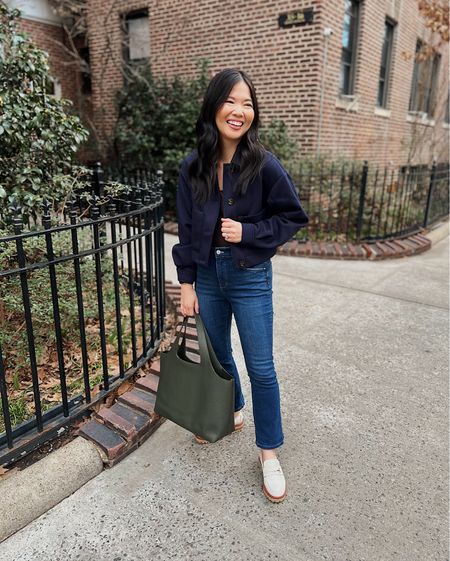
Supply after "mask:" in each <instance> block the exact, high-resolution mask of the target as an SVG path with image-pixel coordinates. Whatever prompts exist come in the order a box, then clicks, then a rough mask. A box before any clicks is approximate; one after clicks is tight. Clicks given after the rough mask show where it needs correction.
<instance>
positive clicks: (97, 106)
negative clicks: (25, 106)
mask: <svg viewBox="0 0 450 561" xmlns="http://www.w3.org/2000/svg"><path fill="white" fill-rule="evenodd" d="M143 7H148V9H149V25H150V42H151V61H152V64H153V68H154V71H155V73H157V74H165V75H167V76H171V75H173V74H175V73H179V74H183V75H193V74H194V73H195V68H196V67H195V60H196V58H198V57H207V58H209V59H210V61H211V70H212V72H216V71H218V70H220V69H222V68H224V67H238V68H239V67H240V68H242V69H244V70H246V71H247V72H248V73H249V74H250V75H251V77H252V78H253V80H254V82H255V85H256V89H257V93H258V98H259V100H260V104H261V113H262V115H261V117H262V121H263V124H264V123H267V122H268V121H269V120H270V118H272V117H279V118H281V119H283V120H284V121H285V122H286V123H287V124H288V126H289V130H290V132H291V134H292V135H293V136H294V137H295V138H296V139H297V140H298V142H299V145H300V150H301V152H302V154H316V152H317V140H318V136H319V111H320V94H321V87H322V79H323V84H324V88H323V91H324V103H323V116H322V123H321V126H320V139H321V142H320V146H321V151H322V153H327V154H329V155H330V157H332V158H336V157H338V156H343V157H346V158H355V159H358V160H360V159H365V158H367V159H369V161H371V162H378V163H380V164H386V163H388V162H392V163H394V164H398V163H404V162H405V161H406V159H407V157H408V153H409V152H412V151H411V144H412V145H414V144H416V145H417V144H421V145H423V146H425V150H423V151H422V153H418V152H417V150H416V151H415V152H414V153H413V154H412V161H415V162H420V161H425V162H428V161H429V159H430V157H431V156H432V155H433V154H434V155H435V156H436V157H437V158H438V159H441V160H443V159H446V155H447V154H448V128H446V127H444V126H443V125H442V115H443V112H444V104H445V102H446V99H447V91H448V76H447V72H446V71H445V69H446V68H448V45H446V48H445V49H444V50H443V53H442V55H443V56H442V61H441V62H442V64H441V70H440V95H439V96H438V99H439V101H440V103H439V107H438V111H437V114H438V118H437V119H436V123H435V125H434V126H430V125H423V124H416V123H411V122H409V121H408V118H407V115H408V102H409V95H410V88H411V79H412V72H413V64H414V61H413V59H412V58H411V59H410V60H405V59H404V58H403V57H402V55H401V53H402V51H408V52H411V53H413V52H414V49H415V44H416V39H417V37H422V38H424V39H425V40H428V39H429V35H430V32H429V31H428V30H427V29H426V28H425V26H424V25H423V22H422V21H420V19H419V15H418V12H417V7H416V2H411V1H410V0H371V1H370V2H369V1H367V0H366V1H364V2H363V3H362V10H361V27H360V29H361V34H360V48H359V57H358V62H357V72H356V93H357V94H359V100H358V103H357V110H356V111H347V110H346V109H344V108H342V107H336V104H337V99H338V83H339V73H340V59H341V35H342V26H343V15H344V2H343V0H326V1H325V0H308V1H306V0H297V1H290V0H277V1H276V0H254V1H252V2H251V3H250V2H248V1H246V0H235V1H234V2H227V1H225V0H200V1H199V0H195V1H194V0H184V1H183V2H178V1H175V0H159V1H158V2H156V0H153V1H150V0H140V1H138V0H127V1H126V0H88V8H89V9H88V13H89V17H88V23H89V45H90V56H91V69H92V78H93V92H92V103H93V108H94V116H95V122H96V126H97V131H98V134H99V139H100V141H101V142H102V143H103V145H104V146H106V145H107V141H108V139H109V138H110V137H111V131H112V129H113V126H114V122H115V118H116V117H115V116H116V109H115V101H114V98H115V91H116V90H117V89H119V88H121V86H122V83H123V78H122V72H121V67H122V50H121V40H122V32H121V28H120V16H121V14H123V13H126V12H128V11H131V10H134V9H140V8H143ZM309 7H313V8H314V11H315V16H314V23H313V24H312V25H305V26H301V27H292V28H288V29H280V28H279V27H278V16H279V14H280V13H283V12H289V11H291V10H299V9H303V8H309ZM386 14H390V15H391V16H392V17H394V18H395V19H396V20H397V21H398V25H397V27H396V32H395V37H394V49H393V66H392V74H391V77H392V81H391V83H390V95H389V100H388V113H386V114H384V115H380V114H378V113H379V112H378V113H376V112H375V106H376V97H377V90H378V73H379V65H380V60H381V49H382V40H383V34H384V20H385V15H386ZM324 27H331V28H332V29H333V34H332V35H331V37H330V39H329V46H328V60H327V64H326V66H325V67H324V64H323V59H324V45H325V40H324V37H323V34H322V31H323V28H324ZM412 140H413V142H412Z"/></svg>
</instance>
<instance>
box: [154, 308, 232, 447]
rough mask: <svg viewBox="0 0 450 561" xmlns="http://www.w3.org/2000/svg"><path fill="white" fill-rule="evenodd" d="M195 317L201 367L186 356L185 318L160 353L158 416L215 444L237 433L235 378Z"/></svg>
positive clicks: (157, 396)
mask: <svg viewBox="0 0 450 561" xmlns="http://www.w3.org/2000/svg"><path fill="white" fill-rule="evenodd" d="M194 317H195V323H196V327H197V335H198V346H199V350H200V363H197V362H194V361H192V360H190V359H189V358H188V357H187V356H186V326H187V321H188V316H186V317H185V318H184V320H183V323H182V325H181V329H180V331H179V332H178V334H177V337H176V339H175V341H174V342H173V343H172V345H171V347H170V349H169V350H167V351H164V352H161V363H160V379H159V384H158V391H157V394H156V402H155V412H156V413H158V415H161V416H162V417H165V418H166V419H170V420H171V421H173V422H174V423H176V424H177V425H179V426H181V427H183V428H185V429H187V430H189V431H191V432H192V433H194V434H197V435H199V436H201V437H202V438H204V439H205V440H208V441H209V442H216V441H217V440H219V439H220V438H223V437H224V436H226V435H227V434H231V433H232V432H233V431H234V391H235V390H234V378H233V376H232V375H231V374H229V373H228V372H227V371H226V370H225V369H224V368H223V367H222V366H221V364H220V362H219V361H218V359H217V357H216V355H215V353H214V350H213V348H212V345H211V342H210V340H209V336H208V333H207V331H206V329H205V326H204V324H203V321H202V319H201V317H200V315H199V314H197V313H195V314H194ZM183 329H184V333H183ZM180 339H181V342H180Z"/></svg>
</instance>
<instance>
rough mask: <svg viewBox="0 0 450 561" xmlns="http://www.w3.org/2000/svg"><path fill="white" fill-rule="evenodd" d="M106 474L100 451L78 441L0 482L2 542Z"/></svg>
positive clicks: (0, 536)
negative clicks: (90, 481) (95, 478)
mask: <svg viewBox="0 0 450 561" xmlns="http://www.w3.org/2000/svg"><path fill="white" fill-rule="evenodd" d="M101 471H103V462H102V459H101V457H100V455H99V453H98V450H97V448H96V447H95V446H94V445H93V444H92V443H91V442H88V441H87V440H85V439H84V438H76V439H75V440H72V441H71V442H69V443H68V444H66V445H65V446H62V447H61V448H58V449H57V450H55V451H54V452H52V453H51V454H49V455H48V456H46V457H45V458H43V459H42V460H39V461H38V462H36V463H34V464H32V465H31V466H28V467H27V468H25V469H24V470H22V471H19V472H17V473H14V474H12V475H11V476H9V477H8V478H6V479H4V480H1V481H0V495H1V497H2V500H1V501H0V542H1V541H3V540H5V539H6V538H7V537H8V536H10V535H11V534H14V533H15V532H17V531H19V530H20V529H21V528H23V527H24V526H26V525H27V524H29V523H30V522H32V521H33V520H35V519H36V518H38V517H39V516H41V514H44V512H47V510H49V509H50V508H52V507H53V506H55V505H56V504H58V503H59V502H61V501H62V500H63V499H65V498H66V497H68V496H69V495H71V494H72V493H73V492H75V491H76V490H77V489H79V488H80V487H82V486H83V485H84V484H85V483H87V482H88V481H89V480H90V479H92V478H93V477H95V476H96V475H98V474H99V473H100V472H101Z"/></svg>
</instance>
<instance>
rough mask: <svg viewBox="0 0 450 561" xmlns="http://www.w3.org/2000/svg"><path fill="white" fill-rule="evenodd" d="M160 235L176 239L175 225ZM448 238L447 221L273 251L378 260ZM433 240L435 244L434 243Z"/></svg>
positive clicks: (414, 252) (416, 251)
mask: <svg viewBox="0 0 450 561" xmlns="http://www.w3.org/2000/svg"><path fill="white" fill-rule="evenodd" d="M164 231H165V232H167V233H168V234H174V235H178V224H177V223H176V222H170V221H168V222H165V223H164ZM447 235H448V219H446V221H443V222H441V223H439V224H438V225H437V226H436V227H434V228H433V230H431V231H430V230H426V229H424V230H423V232H422V233H419V234H411V235H409V236H403V237H399V238H392V239H386V240H383V241H375V242H362V243H350V242H345V243H340V242H334V241H306V242H301V241H298V240H290V241H288V242H286V243H285V244H283V245H281V246H279V247H278V249H277V255H290V256H292V257H312V258H316V259H317V258H319V259H351V260H355V259H364V260H370V261H375V260H377V261H378V260H381V259H392V258H398V257H405V256H410V255H417V254H419V253H423V252H424V251H427V250H428V249H430V248H431V246H432V244H433V243H437V241H440V240H441V239H443V238H445V237H446V236H447ZM436 240H437V241H436Z"/></svg>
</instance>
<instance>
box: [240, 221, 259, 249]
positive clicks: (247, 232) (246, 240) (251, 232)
mask: <svg viewBox="0 0 450 561" xmlns="http://www.w3.org/2000/svg"><path fill="white" fill-rule="evenodd" d="M255 232H256V226H255V224H252V223H251V222H243V223H242V240H241V242H240V243H242V244H246V245H247V244H250V243H252V242H254V241H255Z"/></svg>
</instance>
